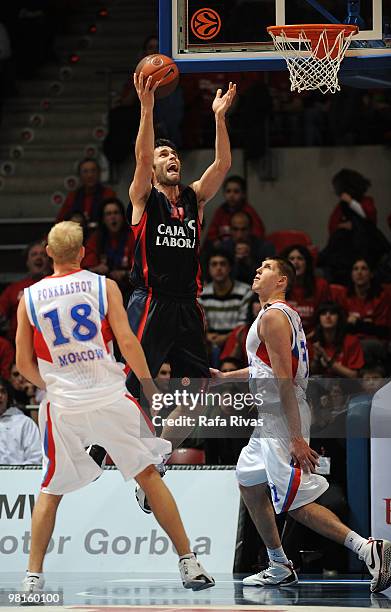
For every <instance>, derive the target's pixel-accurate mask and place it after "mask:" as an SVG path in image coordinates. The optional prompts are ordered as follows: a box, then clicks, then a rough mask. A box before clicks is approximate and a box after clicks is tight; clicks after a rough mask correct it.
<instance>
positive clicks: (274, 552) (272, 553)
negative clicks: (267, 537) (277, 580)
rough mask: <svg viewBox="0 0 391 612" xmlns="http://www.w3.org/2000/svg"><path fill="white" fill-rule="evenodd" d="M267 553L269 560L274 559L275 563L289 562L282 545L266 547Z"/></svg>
mask: <svg viewBox="0 0 391 612" xmlns="http://www.w3.org/2000/svg"><path fill="white" fill-rule="evenodd" d="M267 554H268V555H269V559H270V561H275V562H276V563H289V561H288V558H287V556H286V554H285V553H284V549H283V548H282V546H279V547H278V548H267Z"/></svg>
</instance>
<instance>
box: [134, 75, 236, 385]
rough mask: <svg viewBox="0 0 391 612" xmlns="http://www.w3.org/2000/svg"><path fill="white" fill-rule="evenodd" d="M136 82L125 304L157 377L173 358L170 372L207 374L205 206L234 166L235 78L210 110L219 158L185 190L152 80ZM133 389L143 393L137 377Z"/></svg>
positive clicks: (179, 375) (195, 375)
mask: <svg viewBox="0 0 391 612" xmlns="http://www.w3.org/2000/svg"><path fill="white" fill-rule="evenodd" d="M134 85H135V88H136V91H137V94H138V97H139V98H140V102H141V119H140V127H139V132H138V136H137V140H136V149H135V155H136V169H135V173H134V177H133V181H132V183H131V185H130V188H129V198H130V204H129V209H128V219H129V222H130V224H131V228H132V231H133V234H134V238H135V252H134V260H133V266H132V270H131V283H132V285H133V287H134V288H135V289H134V291H133V294H132V296H131V299H130V302H129V306H128V316H129V322H130V325H131V327H132V330H133V332H134V333H135V334H136V335H137V336H138V338H139V340H140V342H141V344H142V346H143V348H144V351H145V354H146V357H147V362H148V365H149V367H150V369H151V373H152V376H156V375H157V373H158V371H159V369H160V366H161V365H162V363H163V362H164V361H169V362H170V363H171V368H172V377H173V378H174V379H175V378H176V379H181V378H183V377H188V378H190V379H191V378H208V377H209V365H208V359H207V352H206V345H205V334H204V322H203V316H202V311H201V309H200V307H199V305H198V302H197V295H198V294H199V293H200V291H201V290H202V285H201V273H200V263H199V249H200V230H201V223H202V218H203V212H204V206H205V204H206V203H207V202H208V200H210V199H211V198H213V196H214V195H215V194H216V193H217V191H218V190H219V188H220V187H221V185H222V183H223V180H224V178H225V176H226V174H227V172H228V170H229V168H230V166H231V149H230V142H229V137H228V131H227V127H226V123H225V114H226V112H227V110H228V109H229V108H230V106H231V104H232V101H233V99H234V97H235V93H236V85H234V84H232V83H230V84H229V88H228V91H227V92H226V93H225V94H224V95H222V90H221V89H219V90H218V91H217V94H216V97H215V99H214V101H213V105H212V110H213V112H214V114H215V120H216V152H215V160H214V162H213V163H212V164H211V165H210V166H209V168H207V169H206V171H205V172H204V174H203V175H202V176H201V178H200V179H199V180H196V181H194V182H193V183H191V185H189V186H187V187H185V188H184V189H181V187H180V177H181V161H180V159H179V156H178V152H177V151H176V148H175V146H174V145H173V144H172V143H170V142H169V141H165V140H160V141H159V140H158V141H157V142H156V143H155V136H154V128H153V106H154V97H155V96H154V93H155V90H156V87H157V85H158V84H156V85H155V86H153V87H151V79H147V80H146V82H144V77H143V75H142V74H140V75H139V76H138V77H137V76H136V75H135V76H134ZM129 389H130V391H131V392H132V393H133V394H134V395H136V397H137V395H138V393H137V392H138V388H137V381H136V380H135V377H134V376H133V375H132V374H130V376H129Z"/></svg>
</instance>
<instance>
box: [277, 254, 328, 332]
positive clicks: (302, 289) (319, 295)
mask: <svg viewBox="0 0 391 612" xmlns="http://www.w3.org/2000/svg"><path fill="white" fill-rule="evenodd" d="M282 255H283V257H287V258H288V259H289V261H291V262H292V264H293V265H294V267H295V269H296V281H295V284H294V286H293V287H292V288H291V289H290V291H288V293H287V295H286V300H287V302H289V304H290V305H291V306H292V307H293V308H295V310H297V312H298V313H299V315H300V316H301V320H302V322H303V328H304V331H305V333H306V336H307V338H310V337H311V335H312V334H313V331H314V327H315V313H316V311H317V309H318V307H319V305H320V304H322V303H323V302H329V301H330V300H331V294H330V288H329V284H328V282H327V281H326V280H325V279H324V278H320V277H317V276H315V274H314V262H313V259H312V255H311V253H310V252H309V250H308V249H307V248H306V247H305V246H303V245H301V244H293V245H292V246H289V247H287V248H286V249H284V251H283V252H282Z"/></svg>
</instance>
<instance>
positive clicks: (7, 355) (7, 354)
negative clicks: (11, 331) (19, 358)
mask: <svg viewBox="0 0 391 612" xmlns="http://www.w3.org/2000/svg"><path fill="white" fill-rule="evenodd" d="M14 359H15V349H14V347H13V346H12V344H11V342H10V341H9V340H7V338H3V337H2V336H0V377H1V378H4V379H5V380H9V377H10V374H11V366H12V364H13V362H14Z"/></svg>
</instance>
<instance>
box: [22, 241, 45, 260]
mask: <svg viewBox="0 0 391 612" xmlns="http://www.w3.org/2000/svg"><path fill="white" fill-rule="evenodd" d="M35 246H40V247H42V248H45V246H46V241H45V240H34V241H33V242H30V244H28V245H27V246H26V249H25V251H24V255H25V258H26V261H27V259H28V256H29V255H30V251H31V249H33V248H34V247H35Z"/></svg>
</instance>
